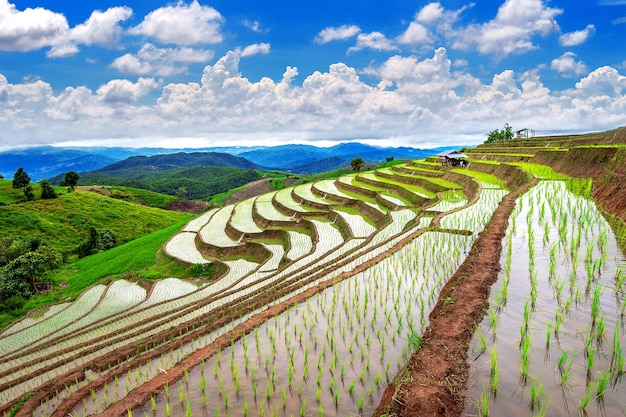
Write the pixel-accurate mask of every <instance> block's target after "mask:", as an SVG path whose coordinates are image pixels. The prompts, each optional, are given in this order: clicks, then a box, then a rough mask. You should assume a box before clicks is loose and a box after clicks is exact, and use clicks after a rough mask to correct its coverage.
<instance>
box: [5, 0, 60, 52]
mask: <svg viewBox="0 0 626 417" xmlns="http://www.w3.org/2000/svg"><path fill="white" fill-rule="evenodd" d="M68 30H69V26H68V23H67V20H66V19H65V16H63V15H62V14H60V13H55V12H52V11H50V10H47V9H44V8H42V7H36V8H34V9H32V8H30V7H29V8H26V9H25V10H17V8H16V7H15V5H14V4H10V3H9V2H8V0H0V50H4V51H20V52H27V51H34V50H37V49H41V48H44V47H47V46H53V45H55V44H57V43H58V42H60V41H61V40H62V39H63V38H64V36H65V35H66V34H67V32H68Z"/></svg>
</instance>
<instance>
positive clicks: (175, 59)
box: [111, 43, 213, 76]
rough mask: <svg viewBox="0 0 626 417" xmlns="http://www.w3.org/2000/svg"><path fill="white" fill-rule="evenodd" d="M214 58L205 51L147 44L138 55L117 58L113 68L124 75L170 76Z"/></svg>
mask: <svg viewBox="0 0 626 417" xmlns="http://www.w3.org/2000/svg"><path fill="white" fill-rule="evenodd" d="M212 57H213V52H211V51H207V50H203V49H193V48H189V47H177V48H158V47H156V46H155V45H152V44H151V43H146V44H144V45H143V46H142V47H141V49H140V50H139V51H138V52H137V54H136V55H133V54H125V55H123V56H121V57H119V58H116V59H115V60H114V61H113V62H112V63H111V67H112V68H115V69H116V70H118V71H119V72H121V73H123V74H134V75H160V76H168V75H174V74H181V73H185V72H186V71H187V65H186V64H191V63H202V62H206V61H208V60H209V59H211V58H212ZM181 64H182V65H181Z"/></svg>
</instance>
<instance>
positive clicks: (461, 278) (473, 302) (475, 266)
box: [374, 180, 538, 417]
mask: <svg viewBox="0 0 626 417" xmlns="http://www.w3.org/2000/svg"><path fill="white" fill-rule="evenodd" d="M537 182H538V180H533V181H532V182H531V183H530V184H527V185H525V186H522V187H520V188H519V189H517V190H516V191H513V192H511V193H509V194H508V195H507V196H505V197H504V199H503V200H502V202H501V203H500V205H499V206H498V209H497V210H496V211H495V213H494V214H493V217H492V218H491V222H490V223H489V225H488V226H487V228H486V229H485V231H484V232H483V233H481V235H480V237H479V238H478V239H477V240H476V242H475V243H474V245H473V246H472V249H471V251H470V253H469V255H468V256H467V258H466V260H465V262H463V264H462V265H461V266H460V267H459V269H458V270H457V271H456V273H455V274H454V275H453V276H452V278H450V280H449V281H448V283H447V284H446V285H445V286H444V288H443V289H442V291H441V294H440V296H439V301H438V302H437V305H436V306H435V308H434V309H433V311H432V312H431V314H430V316H429V322H430V324H429V326H428V327H427V329H426V332H425V333H424V336H423V342H424V344H423V346H422V347H421V348H420V349H419V350H418V351H416V352H415V353H414V354H413V356H412V357H411V358H410V360H409V362H408V364H407V365H406V367H405V370H406V371H407V372H403V371H400V372H399V374H398V377H396V379H395V380H394V381H393V382H392V384H390V385H389V387H388V388H387V390H386V391H385V393H384V395H383V399H382V400H381V403H380V405H379V406H378V408H377V409H376V411H375V412H374V415H375V416H382V415H387V416H391V415H394V416H395V415H397V416H411V417H412V416H458V415H460V413H461V411H463V405H464V397H465V390H466V387H467V378H468V369H469V366H468V363H467V349H468V345H469V342H470V340H471V339H472V336H473V334H474V328H475V327H476V326H477V325H478V323H479V322H480V320H482V318H483V316H484V314H485V313H484V311H485V309H486V308H487V307H488V299H489V292H490V289H491V285H492V284H493V283H494V282H495V281H496V280H497V277H498V272H499V271H500V252H501V251H502V239H503V238H504V235H505V231H506V228H507V223H508V219H509V216H510V215H511V212H512V211H513V208H514V207H515V200H516V198H517V197H518V195H520V194H521V193H523V192H525V191H526V190H528V189H529V188H530V187H531V186H533V185H534V184H536V183H537Z"/></svg>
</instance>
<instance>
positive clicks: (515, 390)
mask: <svg viewBox="0 0 626 417" xmlns="http://www.w3.org/2000/svg"><path fill="white" fill-rule="evenodd" d="M570 188H571V187H570ZM578 188H581V187H578ZM582 188H585V187H582ZM501 264H502V272H501V274H500V277H499V279H498V282H497V283H496V284H495V285H494V286H493V287H492V293H491V297H490V304H491V307H490V308H489V310H488V311H487V314H486V318H485V320H484V321H483V322H482V323H481V325H480V326H479V327H478V328H477V333H476V336H475V338H474V340H473V341H472V344H471V350H472V352H473V354H474V358H475V361H474V362H473V365H472V367H473V377H472V380H471V381H470V382H469V386H470V387H471V388H470V391H469V393H468V397H467V398H468V400H467V402H466V413H465V415H476V414H478V415H481V416H488V415H531V416H548V415H549V416H576V415H582V416H587V415H589V416H613V415H622V414H623V412H624V396H625V394H626V388H625V386H624V384H622V382H623V381H622V380H623V377H624V373H625V372H626V367H625V364H624V358H625V349H624V343H625V342H626V326H625V320H626V283H625V282H626V272H625V271H626V257H624V254H622V253H621V251H620V249H619V247H618V245H617V242H616V240H615V236H614V234H613V232H612V230H611V228H610V226H609V225H608V224H607V222H606V221H605V219H604V218H603V217H602V215H601V213H600V212H599V211H598V210H597V208H596V207H595V204H594V203H593V201H592V200H590V199H587V198H584V197H582V196H577V195H574V194H572V193H571V192H570V191H569V190H568V187H567V184H566V183H565V182H564V181H542V182H540V183H539V184H538V185H537V186H535V187H534V188H533V189H531V190H530V191H529V192H528V193H526V194H525V195H524V196H523V197H522V198H521V199H520V200H519V201H518V204H517V207H516V209H515V211H514V213H513V215H512V217H511V219H510V222H509V226H508V229H507V234H506V237H505V239H504V242H503V251H502V255H501Z"/></svg>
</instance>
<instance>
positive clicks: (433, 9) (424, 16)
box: [415, 2, 445, 23]
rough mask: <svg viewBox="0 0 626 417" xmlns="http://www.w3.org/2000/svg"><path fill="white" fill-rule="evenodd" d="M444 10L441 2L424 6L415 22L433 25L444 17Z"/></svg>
mask: <svg viewBox="0 0 626 417" xmlns="http://www.w3.org/2000/svg"><path fill="white" fill-rule="evenodd" d="M444 13H445V11H444V9H443V7H442V6H441V4H440V3H439V2H436V3H430V4H427V5H426V6H424V7H423V8H422V9H421V10H420V11H419V12H418V13H417V16H415V20H417V21H418V22H423V23H433V22H435V21H437V20H439V19H441V18H442V17H443V16H444Z"/></svg>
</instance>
